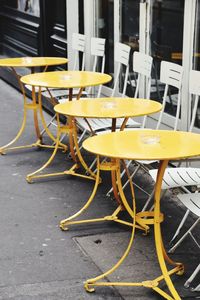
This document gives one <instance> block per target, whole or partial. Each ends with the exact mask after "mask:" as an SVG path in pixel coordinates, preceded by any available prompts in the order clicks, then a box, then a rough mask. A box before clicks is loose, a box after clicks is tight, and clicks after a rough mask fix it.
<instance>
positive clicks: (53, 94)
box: [42, 33, 86, 102]
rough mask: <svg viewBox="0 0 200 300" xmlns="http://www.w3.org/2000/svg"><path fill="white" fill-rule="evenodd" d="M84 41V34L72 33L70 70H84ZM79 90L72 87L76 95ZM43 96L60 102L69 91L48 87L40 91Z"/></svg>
mask: <svg viewBox="0 0 200 300" xmlns="http://www.w3.org/2000/svg"><path fill="white" fill-rule="evenodd" d="M85 43H86V37H85V35H84V34H80V33H73V34H72V50H73V51H74V65H73V68H72V70H74V71H75V70H80V71H84V70H85ZM80 58H81V59H82V63H81V64H79V62H80ZM78 92H79V90H77V89H74V90H73V94H74V95H77V94H78ZM42 95H43V96H45V97H47V98H49V97H50V98H51V99H52V98H53V99H56V100H58V102H61V101H62V100H61V99H62V98H63V99H64V101H65V99H66V97H68V95H69V93H68V90H65V89H54V88H52V89H48V90H46V91H45V92H43V93H42ZM59 100H61V101H59Z"/></svg>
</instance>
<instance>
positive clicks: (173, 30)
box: [150, 0, 184, 115]
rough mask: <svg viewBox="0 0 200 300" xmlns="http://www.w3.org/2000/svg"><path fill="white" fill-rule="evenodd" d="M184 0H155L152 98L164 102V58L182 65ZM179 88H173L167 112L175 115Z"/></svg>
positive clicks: (152, 44) (152, 47)
mask: <svg viewBox="0 0 200 300" xmlns="http://www.w3.org/2000/svg"><path fill="white" fill-rule="evenodd" d="M183 18H184V0H168V1H167V0H164V1H158V0H155V1H154V4H153V19H152V33H151V37H150V39H151V53H152V56H153V58H154V68H153V72H152V78H153V80H152V92H151V98H152V99H155V100H158V101H160V102H162V97H163V92H164V85H163V84H162V83H160V81H159V78H160V63H161V61H162V60H166V61H170V62H174V63H177V64H180V65H182V45H183ZM176 104H177V89H176V88H171V89H170V95H169V96H168V99H167V104H166V107H165V112H167V113H169V114H170V115H175V113H176V107H177V105H176Z"/></svg>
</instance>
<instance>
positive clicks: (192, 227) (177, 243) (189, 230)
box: [168, 217, 200, 253]
mask: <svg viewBox="0 0 200 300" xmlns="http://www.w3.org/2000/svg"><path fill="white" fill-rule="evenodd" d="M199 222H200V217H199V218H198V219H197V220H196V221H195V222H194V224H193V225H192V226H191V227H190V228H189V229H188V230H187V231H186V232H185V234H184V235H183V236H182V237H181V238H180V239H179V240H178V241H177V242H176V244H175V245H174V246H173V247H171V248H170V249H169V251H168V252H169V253H173V252H174V251H175V250H176V248H177V247H178V246H179V245H180V244H181V243H182V241H183V240H184V239H185V238H186V237H187V236H188V234H190V235H191V232H192V230H193V229H194V228H195V227H196V225H197V224H198V223H199Z"/></svg>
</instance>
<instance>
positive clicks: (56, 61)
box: [0, 57, 68, 68]
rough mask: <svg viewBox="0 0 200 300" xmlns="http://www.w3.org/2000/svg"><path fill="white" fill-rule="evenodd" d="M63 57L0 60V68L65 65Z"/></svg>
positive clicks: (65, 60) (66, 60) (65, 59)
mask: <svg viewBox="0 0 200 300" xmlns="http://www.w3.org/2000/svg"><path fill="white" fill-rule="evenodd" d="M67 62H68V59H67V58H65V57H16V58H2V59H0V67H20V68H22V67H42V66H53V65H62V64H66V63H67Z"/></svg>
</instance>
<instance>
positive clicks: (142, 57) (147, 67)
mask: <svg viewBox="0 0 200 300" xmlns="http://www.w3.org/2000/svg"><path fill="white" fill-rule="evenodd" d="M152 63H153V58H152V57H151V56H150V55H147V54H144V53H141V52H137V51H135V52H134V53H133V71H134V72H135V73H137V74H138V77H137V84H136V88H135V95H134V98H137V97H138V94H139V87H140V82H141V79H142V77H143V78H146V79H147V94H146V98H147V99H149V98H150V91H151V69H152ZM146 120H147V116H145V117H144V118H143V122H142V126H141V127H142V128H144V127H145V124H146Z"/></svg>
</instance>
